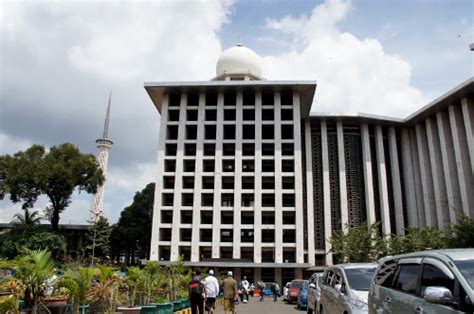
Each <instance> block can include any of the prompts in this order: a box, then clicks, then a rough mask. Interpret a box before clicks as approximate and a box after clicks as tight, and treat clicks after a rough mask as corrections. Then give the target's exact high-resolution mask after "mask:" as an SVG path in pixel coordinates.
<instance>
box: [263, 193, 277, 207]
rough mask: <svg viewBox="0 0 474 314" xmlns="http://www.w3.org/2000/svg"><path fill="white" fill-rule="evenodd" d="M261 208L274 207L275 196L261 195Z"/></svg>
mask: <svg viewBox="0 0 474 314" xmlns="http://www.w3.org/2000/svg"><path fill="white" fill-rule="evenodd" d="M262 207H275V194H268V193H265V194H262Z"/></svg>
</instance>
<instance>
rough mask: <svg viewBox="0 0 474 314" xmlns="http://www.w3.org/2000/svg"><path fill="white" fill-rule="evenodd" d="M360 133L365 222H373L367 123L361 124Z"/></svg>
mask: <svg viewBox="0 0 474 314" xmlns="http://www.w3.org/2000/svg"><path fill="white" fill-rule="evenodd" d="M361 135H362V159H363V165H364V182H365V206H366V207H367V208H366V210H367V223H368V224H369V225H372V224H373V223H375V220H376V218H375V198H374V179H373V176H372V157H371V155H370V138H369V126H368V125H367V123H364V124H362V125H361Z"/></svg>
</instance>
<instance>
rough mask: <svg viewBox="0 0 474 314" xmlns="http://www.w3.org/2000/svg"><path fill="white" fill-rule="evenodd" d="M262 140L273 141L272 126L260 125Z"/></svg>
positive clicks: (273, 128) (273, 130)
mask: <svg viewBox="0 0 474 314" xmlns="http://www.w3.org/2000/svg"><path fill="white" fill-rule="evenodd" d="M262 139H264V140H273V139H275V127H274V126H273V124H263V125H262Z"/></svg>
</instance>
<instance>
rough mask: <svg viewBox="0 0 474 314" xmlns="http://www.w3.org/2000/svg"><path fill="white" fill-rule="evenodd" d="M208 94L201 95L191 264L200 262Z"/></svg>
mask: <svg viewBox="0 0 474 314" xmlns="http://www.w3.org/2000/svg"><path fill="white" fill-rule="evenodd" d="M205 101H206V94H205V93H200V94H199V106H198V125H197V141H196V171H195V172H194V198H193V226H192V229H191V230H192V231H191V232H192V236H191V262H199V227H200V226H201V221H200V219H201V192H202V172H203V168H202V160H203V158H202V157H203V150H204V120H205Z"/></svg>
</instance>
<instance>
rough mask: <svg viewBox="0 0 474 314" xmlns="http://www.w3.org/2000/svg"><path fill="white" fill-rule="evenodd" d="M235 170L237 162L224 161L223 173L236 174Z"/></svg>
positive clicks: (231, 160)
mask: <svg viewBox="0 0 474 314" xmlns="http://www.w3.org/2000/svg"><path fill="white" fill-rule="evenodd" d="M234 169H235V160H233V159H224V160H222V171H224V172H234Z"/></svg>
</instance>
